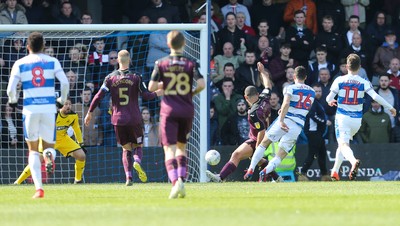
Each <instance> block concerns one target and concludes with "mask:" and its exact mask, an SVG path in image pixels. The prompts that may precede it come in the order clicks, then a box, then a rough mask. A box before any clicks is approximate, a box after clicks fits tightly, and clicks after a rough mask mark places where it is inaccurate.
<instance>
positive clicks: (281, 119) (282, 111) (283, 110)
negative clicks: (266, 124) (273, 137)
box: [279, 93, 291, 131]
mask: <svg viewBox="0 0 400 226" xmlns="http://www.w3.org/2000/svg"><path fill="white" fill-rule="evenodd" d="M290 97H291V95H290V94H289V93H286V94H285V95H284V96H283V102H282V106H281V109H280V114H279V122H280V123H281V128H282V129H283V130H284V131H288V130H289V128H288V127H287V125H286V123H285V122H284V120H285V117H286V114H287V113H288V110H289V106H290Z"/></svg>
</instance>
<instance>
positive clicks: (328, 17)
mask: <svg viewBox="0 0 400 226" xmlns="http://www.w3.org/2000/svg"><path fill="white" fill-rule="evenodd" d="M323 20H331V21H332V22H333V23H335V21H334V20H333V18H332V16H331V15H325V16H324V17H322V21H323Z"/></svg>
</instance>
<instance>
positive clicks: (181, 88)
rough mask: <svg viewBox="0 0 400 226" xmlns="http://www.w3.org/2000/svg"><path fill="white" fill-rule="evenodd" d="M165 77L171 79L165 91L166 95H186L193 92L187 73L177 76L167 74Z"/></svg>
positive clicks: (170, 73) (171, 73)
mask: <svg viewBox="0 0 400 226" xmlns="http://www.w3.org/2000/svg"><path fill="white" fill-rule="evenodd" d="M164 76H165V77H167V78H170V79H171V80H170V82H169V83H168V85H167V88H166V89H165V91H164V94H165V95H177V94H179V95H186V94H188V93H189V92H190V91H191V87H190V79H189V75H188V74H187V73H184V72H181V73H179V74H175V73H173V72H167V73H164Z"/></svg>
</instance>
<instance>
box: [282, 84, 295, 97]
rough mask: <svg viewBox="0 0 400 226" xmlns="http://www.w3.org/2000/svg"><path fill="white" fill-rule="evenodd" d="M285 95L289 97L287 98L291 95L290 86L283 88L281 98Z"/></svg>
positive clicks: (291, 89)
mask: <svg viewBox="0 0 400 226" xmlns="http://www.w3.org/2000/svg"><path fill="white" fill-rule="evenodd" d="M285 95H289V96H292V95H293V88H292V86H286V87H285V88H283V96H285Z"/></svg>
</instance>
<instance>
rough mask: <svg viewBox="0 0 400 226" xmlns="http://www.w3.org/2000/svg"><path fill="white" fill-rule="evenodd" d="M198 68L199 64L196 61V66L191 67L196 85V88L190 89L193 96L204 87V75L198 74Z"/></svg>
mask: <svg viewBox="0 0 400 226" xmlns="http://www.w3.org/2000/svg"><path fill="white" fill-rule="evenodd" d="M198 68H199V64H198V63H196V67H194V68H193V78H194V80H196V82H197V85H196V88H195V89H194V90H193V91H192V94H193V96H194V95H197V94H198V93H200V92H201V91H202V90H203V89H204V88H205V87H206V82H205V81H204V77H203V75H202V74H200V72H199V70H198Z"/></svg>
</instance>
